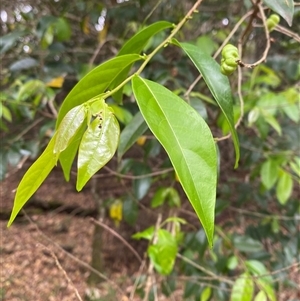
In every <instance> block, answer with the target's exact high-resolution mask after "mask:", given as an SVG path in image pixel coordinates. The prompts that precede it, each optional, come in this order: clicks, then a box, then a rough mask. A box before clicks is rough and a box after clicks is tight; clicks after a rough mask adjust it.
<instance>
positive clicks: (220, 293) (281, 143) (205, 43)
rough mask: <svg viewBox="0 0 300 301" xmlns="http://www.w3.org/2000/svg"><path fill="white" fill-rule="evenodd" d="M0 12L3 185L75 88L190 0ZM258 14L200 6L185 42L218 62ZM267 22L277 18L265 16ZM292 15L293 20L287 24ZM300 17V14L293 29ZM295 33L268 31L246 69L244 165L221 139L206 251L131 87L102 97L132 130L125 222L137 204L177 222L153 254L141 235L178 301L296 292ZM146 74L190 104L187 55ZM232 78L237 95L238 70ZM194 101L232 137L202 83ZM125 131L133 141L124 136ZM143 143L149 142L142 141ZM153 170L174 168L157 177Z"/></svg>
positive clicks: (41, 141) (174, 54)
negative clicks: (247, 18) (179, 292)
mask: <svg viewBox="0 0 300 301" xmlns="http://www.w3.org/2000/svg"><path fill="white" fill-rule="evenodd" d="M119 2H120V3H119ZM269 2H270V1H266V3H265V4H266V5H268V3H269ZM274 2H275V4H276V3H277V4H278V3H281V2H282V3H284V2H285V1H279V0H277V1H274ZM4 4H5V5H4V6H3V7H2V8H1V27H0V30H1V38H0V55H1V61H2V68H1V71H0V72H1V83H0V84H1V91H2V92H1V98H0V115H1V122H0V127H1V148H0V153H1V162H0V177H1V179H4V178H5V177H7V176H8V177H9V175H10V171H11V170H12V169H13V168H16V167H17V166H18V164H20V162H22V160H24V158H28V157H29V158H31V159H34V158H36V157H37V156H38V155H39V154H40V152H41V151H42V150H43V149H44V147H45V145H46V143H47V142H48V141H49V139H50V138H51V137H52V135H53V132H54V128H55V120H56V118H57V111H58V110H59V108H60V106H61V103H62V101H63V100H64V98H65V97H66V95H67V94H68V92H69V91H70V90H71V89H72V88H73V86H74V85H75V84H76V83H77V82H78V80H80V79H81V78H82V77H83V76H84V75H86V74H87V72H89V71H90V70H92V69H93V68H94V67H95V66H97V65H98V64H100V63H102V62H104V61H106V60H107V59H109V58H111V57H113V56H114V55H116V54H117V53H118V51H119V50H120V49H122V46H123V45H124V43H125V41H126V40H127V39H128V38H129V37H131V36H132V35H133V34H135V33H136V32H138V31H139V30H141V29H142V28H144V27H145V25H149V24H151V23H153V22H155V21H159V20H165V21H169V22H172V23H178V22H179V20H180V19H181V18H182V17H183V15H184V13H185V12H186V11H187V10H188V9H189V8H190V7H191V5H192V4H193V1H176V0H172V1H164V0H163V1H152V0H150V1H145V0H130V1H123V2H122V1H113V0H110V1H109V0H106V1H94V0H89V1H78V0H77V1H75V2H74V3H72V4H70V2H69V1H64V0H60V1H50V0H48V1H42V2H38V3H36V2H35V1H30V0H28V1H26V2H20V3H19V2H17V4H16V5H14V6H13V5H12V3H10V2H9V1H7V0H5V1H4ZM250 8H251V1H247V0H244V1H233V0H232V1H227V2H224V1H219V0H214V1H210V2H209V3H205V2H204V3H203V4H202V5H201V6H200V8H199V13H198V14H195V15H194V16H193V19H192V20H190V21H189V22H188V23H187V24H186V25H185V27H184V28H183V30H182V31H180V33H179V34H178V36H177V38H178V39H179V40H181V41H189V42H191V43H192V44H194V45H196V46H197V47H199V49H201V51H203V52H205V53H206V54H207V55H212V54H213V53H214V52H215V51H216V50H217V49H218V48H219V46H220V45H221V44H222V42H223V41H224V39H226V37H227V36H228V34H229V33H230V31H231V30H232V28H233V27H234V25H235V24H236V22H237V21H238V20H239V19H240V18H241V17H242V16H243V14H245V13H246V12H247V11H248V10H249V9H250ZM277 13H278V11H277ZM266 14H267V15H270V14H272V11H271V10H270V9H268V10H266ZM290 14H291V12H290V11H288V16H287V18H288V19H287V20H288V22H290ZM299 14H300V12H299V6H296V7H295V11H294V20H296V18H297V17H298V18H299ZM261 24H262V22H261V19H259V18H257V19H256V23H255V24H254V25H255V26H254V27H253V29H252V31H251V34H250V36H249V37H248V38H249V39H248V41H247V43H246V45H245V47H244V50H243V60H245V61H247V62H254V61H256V60H257V59H259V58H260V57H261V55H262V53H263V51H264V48H265V44H264V43H265V40H264V33H263V29H262V26H261ZM280 25H282V26H283V27H284V28H286V29H287V30H288V31H289V32H292V33H295V32H300V24H299V22H298V23H297V22H294V23H293V25H292V27H287V23H286V21H285V20H282V21H281V22H280ZM246 26H247V23H246V22H245V23H243V24H242V25H241V26H240V28H239V31H238V33H237V34H236V35H234V36H233V37H232V39H231V41H230V42H231V43H232V44H237V42H238V38H239V34H240V33H241V32H242V31H243V30H245V28H246ZM167 33H168V31H162V32H159V33H158V34H157V35H155V36H153V37H152V38H151V39H150V41H149V42H148V43H147V44H146V46H145V47H143V48H142V49H143V51H144V52H145V53H149V52H150V51H151V50H153V49H154V48H155V47H156V46H157V45H158V44H159V43H160V42H161V41H163V39H164V38H166V37H167ZM295 36H296V38H293V35H291V34H290V35H285V34H284V33H282V32H278V31H276V30H274V31H272V33H271V38H272V43H271V49H270V51H269V54H268V58H267V61H266V62H265V63H264V64H260V65H259V66H258V67H256V68H254V69H243V81H242V95H243V98H244V107H245V115H244V118H243V120H242V122H241V124H240V125H239V127H238V136H239V140H240V146H241V161H240V164H239V168H238V169H237V170H233V168H232V166H233V165H234V149H233V147H232V145H231V144H230V143H227V141H220V142H219V143H218V151H219V153H220V155H219V161H220V162H219V186H218V195H217V204H216V219H217V222H216V225H217V230H216V233H215V236H214V246H213V248H212V249H210V248H209V247H208V243H207V240H206V238H205V233H204V230H203V229H200V230H199V229H198V227H199V226H198V224H196V226H195V222H193V221H194V220H193V217H190V215H191V212H190V211H188V210H187V209H186V208H187V206H185V205H184V204H186V200H185V197H184V196H183V194H182V190H181V187H180V185H179V184H178V182H177V177H176V174H175V173H174V172H173V171H172V170H170V167H171V163H170V160H169V158H168V157H167V156H166V153H165V151H164V150H163V148H162V147H161V145H160V144H159V143H158V141H157V140H156V139H154V138H153V136H152V135H151V133H150V131H148V130H147V127H146V126H145V123H143V120H142V119H141V118H140V116H139V113H137V112H138V108H137V105H136V103H135V102H134V97H133V92H132V89H131V86H129V85H127V86H125V87H124V89H123V95H121V98H120V95H119V96H116V97H111V98H109V99H108V103H109V104H110V105H111V107H113V109H114V111H115V112H116V117H117V118H118V120H119V121H120V123H121V130H123V129H124V128H125V131H123V132H122V133H121V141H122V143H123V144H121V145H122V147H121V146H120V147H119V149H118V164H117V165H118V167H117V169H116V170H115V171H116V172H118V173H120V174H124V175H125V174H128V173H131V174H132V175H133V177H136V178H134V179H133V180H132V186H131V187H128V188H127V190H126V191H125V190H124V195H123V198H122V199H123V217H124V221H125V222H127V223H128V224H130V225H132V226H134V225H135V223H136V221H137V220H138V216H139V213H140V212H139V211H141V209H140V206H139V204H140V203H141V202H143V204H144V205H145V204H146V205H147V206H149V207H150V208H151V210H153V211H154V212H155V213H162V212H163V213H164V214H165V215H166V216H170V218H171V216H175V218H174V219H171V220H166V222H165V223H164V222H163V223H162V226H161V228H160V229H159V230H158V232H157V236H158V242H157V243H156V244H154V243H153V241H152V238H153V235H154V233H155V230H154V226H152V227H150V228H148V229H147V230H145V231H143V232H139V233H138V234H136V235H135V238H138V239H142V238H143V239H147V240H149V241H150V242H149V247H148V250H147V253H148V256H149V257H150V259H151V262H152V263H153V264H154V267H155V268H156V270H157V272H158V273H160V274H162V275H167V276H164V277H163V278H162V281H161V283H159V284H158V285H157V287H156V288H155V289H156V290H158V291H159V292H161V293H163V294H165V295H167V296H170V295H171V294H172V292H174V291H175V290H176V289H177V288H178V287H180V288H182V287H184V297H183V299H184V300H203V301H204V300H224V301H225V300H229V299H230V298H231V300H252V299H251V298H252V296H253V297H254V296H255V295H256V298H257V300H267V299H266V298H267V297H268V298H269V300H276V299H278V298H276V295H277V293H276V292H278V294H279V293H280V292H281V291H282V290H284V289H286V288H289V289H291V290H296V289H297V288H298V289H299V286H298V285H299V284H297V283H296V282H295V281H294V280H295V279H290V277H289V269H285V268H286V267H287V266H290V265H292V264H294V263H295V262H298V264H299V260H300V258H299V248H300V236H299V216H300V205H299V197H300V195H299V179H300V153H299V141H300V137H299V135H300V133H299V120H300V108H299V105H300V104H299V80H300V68H299V61H298V60H299V41H297V35H296V34H294V37H295ZM298 38H299V36H298ZM137 52H139V51H137ZM217 61H220V58H217ZM143 76H144V77H146V78H148V79H151V80H153V81H155V82H157V83H160V84H162V85H164V86H166V87H168V88H169V89H170V90H172V91H173V92H174V93H176V94H177V95H179V96H181V97H184V94H185V92H186V91H187V89H188V88H189V87H190V85H191V83H192V82H193V81H194V80H195V78H196V77H197V76H198V73H197V71H196V68H194V67H193V66H192V64H191V62H190V61H189V60H188V58H187V57H186V56H184V55H183V53H182V52H181V51H180V49H179V48H178V49H177V47H166V49H165V50H164V51H163V52H160V53H158V54H157V55H156V56H155V57H154V58H153V60H152V61H151V63H150V64H149V65H148V66H147V67H146V68H145V69H144V71H143ZM230 82H231V85H232V89H233V91H237V75H236V74H234V75H233V76H232V77H231V78H230ZM233 96H234V104H235V106H234V117H235V121H237V120H238V118H239V116H240V105H239V99H238V94H237V93H234V95H233ZM186 100H187V101H188V102H189V103H190V104H191V105H192V106H193V107H194V108H195V109H196V110H197V111H198V112H199V113H200V115H201V116H202V117H203V118H204V119H205V120H206V121H207V123H208V125H209V126H210V128H211V129H212V131H213V133H214V135H215V136H218V137H220V136H222V135H226V134H228V132H229V130H230V129H229V127H228V123H227V122H226V118H225V116H224V115H223V114H222V113H221V112H220V110H219V109H217V106H216V103H215V101H214V100H213V97H212V95H211V94H210V92H209V90H208V88H207V86H206V85H205V84H204V82H203V81H200V82H199V83H198V84H197V85H196V86H195V87H194V89H193V91H192V92H191V93H190V95H189V97H186ZM128 128H129V130H128ZM126 131H129V133H135V136H133V135H132V136H130V137H128V136H127V138H126V137H125V138H122V135H123V137H124V136H125V135H126ZM142 135H143V136H144V137H145V139H142V140H138V141H137V143H135V141H136V140H137V138H138V137H139V136H142ZM124 141H125V142H124ZM132 146H133V147H132ZM128 149H130V150H131V151H132V150H133V151H132V152H130V151H129V152H127V151H128ZM137 154H138V155H137ZM157 170H166V172H165V173H161V174H159V173H158V174H156V173H154V174H151V173H152V172H157ZM143 175H144V176H143ZM150 196H153V197H150ZM186 211H188V214H187V212H186ZM176 216H178V217H176ZM179 217H180V218H182V219H179ZM170 225H171V226H170ZM164 227H165V228H164ZM196 228H197V229H196ZM166 229H167V230H168V231H167V230H166ZM191 229H194V230H191ZM172 231H173V232H172ZM170 233H171V234H172V235H171V234H170ZM275 245H276V247H275ZM177 252H178V253H177ZM170 254H171V255H172V256H170ZM176 254H177V261H175V258H176ZM178 254H179V256H178ZM145 283H146V277H145V275H142V276H141V277H140V284H141V285H140V286H139V290H138V292H139V293H140V294H141V295H143V294H144V288H145V287H146V285H142V284H145ZM254 287H255V288H254ZM231 292H232V293H231ZM153 295H154V293H153V294H152V295H151V294H150V299H149V300H151V298H152V297H153ZM151 296H152V297H151ZM230 296H231V297H230ZM244 296H245V297H244ZM249 296H250V297H251V298H250V299H249ZM153 298H154V297H153ZM259 298H260V299H259ZM278 300H280V299H278Z"/></svg>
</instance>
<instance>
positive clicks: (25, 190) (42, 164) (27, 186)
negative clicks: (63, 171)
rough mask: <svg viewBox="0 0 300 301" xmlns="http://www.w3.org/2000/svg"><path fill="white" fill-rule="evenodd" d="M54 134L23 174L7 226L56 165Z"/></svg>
mask: <svg viewBox="0 0 300 301" xmlns="http://www.w3.org/2000/svg"><path fill="white" fill-rule="evenodd" d="M55 138H56V137H55V136H53V137H52V139H51V140H50V142H49V144H48V146H47V148H46V149H45V150H44V152H43V153H42V154H41V155H40V157H39V158H38V159H37V160H36V161H35V162H34V163H33V164H32V165H31V166H30V168H29V169H28V170H27V172H26V173H25V175H24V176H23V178H22V180H21V182H20V184H19V186H18V188H17V192H16V196H15V200H14V206H13V210H12V213H11V216H10V219H9V221H8V227H9V226H10V225H11V224H12V222H13V221H14V219H15V218H16V216H17V214H18V213H19V212H20V210H21V209H22V208H23V206H24V205H25V204H26V202H27V201H28V200H29V198H30V197H31V196H32V195H33V194H34V193H35V192H36V190H37V189H38V188H39V187H40V186H41V184H42V183H43V182H44V180H45V179H46V177H47V176H48V175H49V173H50V171H51V170H52V169H53V167H54V166H55V165H56V162H57V160H56V158H55V156H54V154H53V149H54V144H55Z"/></svg>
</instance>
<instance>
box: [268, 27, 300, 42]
mask: <svg viewBox="0 0 300 301" xmlns="http://www.w3.org/2000/svg"><path fill="white" fill-rule="evenodd" d="M274 30H276V31H278V32H281V33H283V34H285V35H286V36H289V37H291V38H293V39H294V40H295V41H297V42H298V43H300V36H299V35H298V34H296V33H295V32H293V31H291V30H289V29H287V28H285V27H283V26H281V25H276V27H275V28H274Z"/></svg>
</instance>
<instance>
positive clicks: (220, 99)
mask: <svg viewBox="0 0 300 301" xmlns="http://www.w3.org/2000/svg"><path fill="white" fill-rule="evenodd" d="M174 43H175V44H176V45H178V46H180V47H181V48H182V49H183V50H184V51H185V53H186V54H187V55H188V56H189V58H190V59H191V60H192V62H193V63H194V65H195V66H196V68H197V69H198V70H199V72H200V73H201V74H202V76H203V79H204V80H205V82H206V84H207V86H208V88H209V90H210V92H211V94H212V95H213V97H214V98H215V100H216V102H217V103H218V105H219V106H220V108H221V110H222V112H223V114H224V116H225V118H226V120H227V122H228V125H229V128H230V132H231V135H232V139H233V143H234V148H235V153H236V160H235V167H237V165H238V161H239V158H240V148H239V140H238V136H237V133H236V130H235V125H234V117H233V100H232V92H231V88H230V83H229V80H228V77H227V76H225V75H223V74H222V73H221V71H220V65H219V64H218V63H217V62H216V61H215V60H214V59H213V58H212V57H211V56H210V55H208V54H207V53H206V52H205V51H202V50H201V48H198V47H196V46H195V45H192V44H189V43H179V42H178V41H176V40H175V41H174Z"/></svg>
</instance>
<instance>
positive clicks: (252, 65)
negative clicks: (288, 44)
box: [238, 3, 271, 68]
mask: <svg viewBox="0 0 300 301" xmlns="http://www.w3.org/2000/svg"><path fill="white" fill-rule="evenodd" d="M257 7H258V8H259V13H260V15H261V19H262V21H263V25H264V31H265V36H266V47H265V50H264V52H263V54H262V57H261V58H260V59H259V60H258V61H256V62H254V63H252V64H247V63H245V62H243V61H242V60H239V61H238V63H239V65H240V66H242V67H246V68H254V67H256V66H258V65H259V64H261V63H263V62H265V61H266V59H267V56H268V53H269V50H270V47H271V41H270V32H269V30H268V26H267V22H266V15H265V12H264V9H263V7H262V4H261V3H258V4H257Z"/></svg>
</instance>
